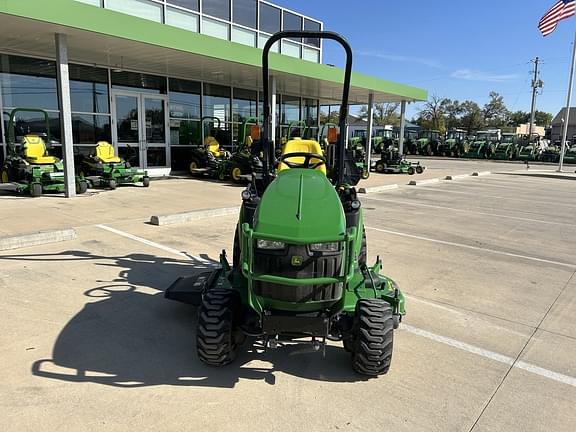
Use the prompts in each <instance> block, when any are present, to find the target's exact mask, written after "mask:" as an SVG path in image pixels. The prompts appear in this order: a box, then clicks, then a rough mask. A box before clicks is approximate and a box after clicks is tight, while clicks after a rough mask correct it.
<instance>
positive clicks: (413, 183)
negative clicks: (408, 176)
mask: <svg viewBox="0 0 576 432" xmlns="http://www.w3.org/2000/svg"><path fill="white" fill-rule="evenodd" d="M432 183H440V179H439V178H431V179H426V180H410V183H408V186H420V185H425V184H432Z"/></svg>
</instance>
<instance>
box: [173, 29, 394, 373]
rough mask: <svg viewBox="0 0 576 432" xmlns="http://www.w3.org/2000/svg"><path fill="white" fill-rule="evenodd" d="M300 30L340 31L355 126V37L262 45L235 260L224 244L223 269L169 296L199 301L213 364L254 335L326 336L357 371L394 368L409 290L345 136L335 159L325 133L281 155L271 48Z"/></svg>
mask: <svg viewBox="0 0 576 432" xmlns="http://www.w3.org/2000/svg"><path fill="white" fill-rule="evenodd" d="M294 37H298V38H301V37H306V38H324V39H331V40H335V41H337V42H339V43H340V44H341V45H342V46H343V47H344V48H345V50H346V53H347V62H346V69H345V77H344V88H343V94H342V106H341V108H340V118H339V128H340V130H341V131H345V130H346V119H347V115H348V96H349V91H350V77H351V72H352V50H351V48H350V46H349V45H348V43H347V42H346V41H345V40H344V39H343V38H342V37H341V36H339V35H338V34H336V33H330V32H312V31H284V32H281V33H277V34H275V35H273V36H272V37H270V39H269V40H268V42H267V43H266V45H265V47H264V51H263V54H262V70H263V87H264V92H263V93H264V124H263V140H264V141H263V146H264V149H265V155H264V160H263V164H264V176H263V179H262V182H256V181H255V182H253V183H252V184H251V185H249V186H248V187H247V188H246V190H244V191H243V192H242V207H241V210H240V218H239V221H238V225H237V227H236V234H235V237H234V251H233V256H232V262H229V260H228V256H227V254H226V252H224V251H223V252H222V254H221V255H220V265H219V267H218V268H216V269H213V270H210V271H206V272H205V273H202V274H200V275H195V276H192V277H184V278H180V279H178V280H177V281H176V282H175V283H174V284H173V285H172V286H171V287H170V288H169V289H168V290H167V291H166V297H168V298H169V299H173V300H180V301H184V302H187V303H191V304H194V305H197V306H198V307H199V311H198V314H197V315H198V327H197V332H196V350H197V353H198V358H199V359H200V360H201V361H202V362H204V363H206V364H207V365H210V366H216V367H220V366H224V365H226V364H229V363H231V362H233V361H234V359H235V357H236V356H237V354H238V351H239V350H240V348H241V346H242V344H243V343H244V342H245V340H246V338H247V337H250V338H252V339H256V340H257V341H260V342H261V343H262V345H263V346H265V347H267V348H268V349H274V348H277V347H281V346H282V345H284V344H308V345H309V346H311V347H312V348H313V349H314V350H318V351H324V350H323V348H324V347H325V346H326V344H327V341H339V342H342V343H343V346H344V349H345V350H346V351H348V352H349V353H350V356H351V363H352V367H353V369H354V370H355V371H357V372H358V373H360V374H364V375H370V376H375V375H380V374H385V373H386V372H388V369H389V368H390V364H391V360H392V345H393V337H394V329H395V328H396V327H397V326H398V324H399V322H400V319H401V317H402V315H404V313H405V309H404V297H403V295H402V293H401V291H400V290H399V288H398V286H397V285H396V284H395V283H394V282H393V281H392V280H391V279H390V278H388V277H386V276H384V275H382V274H380V271H381V269H382V262H381V261H380V259H379V258H377V259H376V262H375V263H374V264H373V265H368V262H367V252H366V245H367V241H366V230H365V227H364V215H363V211H362V204H361V202H360V201H359V199H358V197H357V195H356V190H355V189H354V187H352V186H350V185H349V182H348V176H349V170H348V168H347V166H346V155H345V154H346V148H345V143H346V140H345V138H346V137H345V136H344V134H340V135H339V137H338V140H337V142H336V143H335V144H334V146H335V147H336V149H337V151H336V152H335V156H336V157H335V160H333V161H331V160H329V159H328V158H326V157H325V156H324V155H323V154H322V150H321V148H320V145H319V143H318V142H317V141H316V140H306V139H291V140H288V141H287V142H286V144H285V146H284V150H283V152H282V155H281V156H280V159H279V160H278V161H276V160H275V148H274V142H273V141H272V131H271V115H272V114H271V109H270V103H269V100H270V98H269V95H270V83H269V77H268V74H269V63H268V56H269V52H270V49H271V47H272V45H273V44H274V43H276V42H277V41H279V40H281V39H284V38H294ZM276 162H278V170H277V171H276V170H275V169H274V168H273V167H274V165H276ZM327 167H328V168H331V169H329V170H328V169H327ZM327 173H330V174H328V175H327Z"/></svg>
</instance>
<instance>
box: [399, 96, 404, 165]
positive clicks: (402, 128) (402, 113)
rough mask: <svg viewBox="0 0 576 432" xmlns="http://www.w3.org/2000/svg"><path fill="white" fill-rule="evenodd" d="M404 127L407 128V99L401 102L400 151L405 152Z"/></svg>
mask: <svg viewBox="0 0 576 432" xmlns="http://www.w3.org/2000/svg"><path fill="white" fill-rule="evenodd" d="M404 129H406V101H402V102H401V103H400V136H399V137H398V152H399V153H400V155H403V154H404Z"/></svg>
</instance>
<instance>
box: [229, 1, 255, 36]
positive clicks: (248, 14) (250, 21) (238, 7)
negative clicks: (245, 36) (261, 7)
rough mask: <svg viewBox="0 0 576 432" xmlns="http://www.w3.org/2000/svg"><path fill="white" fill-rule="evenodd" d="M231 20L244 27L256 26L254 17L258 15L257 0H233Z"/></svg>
mask: <svg viewBox="0 0 576 432" xmlns="http://www.w3.org/2000/svg"><path fill="white" fill-rule="evenodd" d="M233 1H234V3H233V5H234V10H233V20H234V23H236V24H241V25H243V26H246V27H250V28H253V29H255V28H256V21H257V20H256V18H257V15H258V2H257V0H233Z"/></svg>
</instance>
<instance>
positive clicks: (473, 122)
mask: <svg viewBox="0 0 576 432" xmlns="http://www.w3.org/2000/svg"><path fill="white" fill-rule="evenodd" d="M460 107H461V108H462V117H461V119H460V126H461V127H462V128H463V129H466V131H467V132H468V134H471V133H472V132H474V131H477V130H478V129H482V128H483V127H484V113H483V111H482V109H481V108H480V107H479V106H478V104H477V103H476V102H473V101H464V102H462V103H461V104H460Z"/></svg>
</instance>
